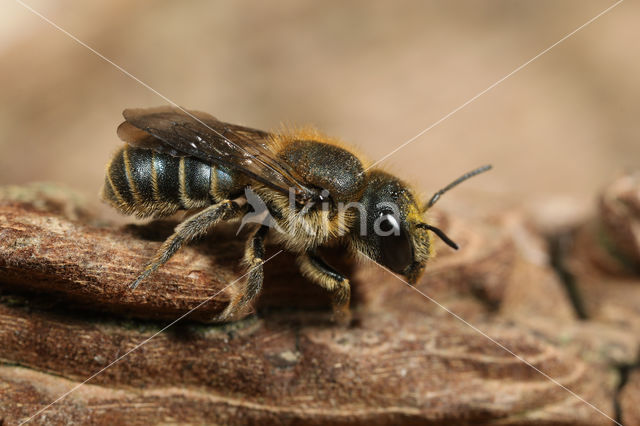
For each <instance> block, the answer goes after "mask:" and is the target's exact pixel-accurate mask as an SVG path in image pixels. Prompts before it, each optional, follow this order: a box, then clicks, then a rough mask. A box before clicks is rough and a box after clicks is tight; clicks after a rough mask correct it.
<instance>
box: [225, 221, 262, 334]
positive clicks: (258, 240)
mask: <svg viewBox="0 0 640 426" xmlns="http://www.w3.org/2000/svg"><path fill="white" fill-rule="evenodd" d="M268 232H269V227H268V226H266V225H262V226H260V227H259V228H258V229H257V230H256V231H255V232H254V233H253V235H252V236H251V238H249V240H248V241H247V246H246V249H245V252H244V263H245V264H246V265H247V267H248V268H249V273H248V277H247V280H246V281H245V282H244V285H243V288H242V290H241V291H239V292H238V293H237V294H236V295H235V296H234V298H233V299H232V300H231V302H229V305H228V306H227V307H226V308H225V310H224V311H223V312H222V314H220V316H218V318H216V320H217V321H228V320H230V319H233V318H234V317H235V316H236V315H237V314H239V313H242V312H243V311H244V309H245V307H246V306H248V305H250V304H251V302H252V301H253V299H254V298H255V297H256V296H257V295H258V293H260V290H261V289H262V281H263V280H264V272H263V268H262V264H263V263H264V238H265V236H266V235H267V233H268Z"/></svg>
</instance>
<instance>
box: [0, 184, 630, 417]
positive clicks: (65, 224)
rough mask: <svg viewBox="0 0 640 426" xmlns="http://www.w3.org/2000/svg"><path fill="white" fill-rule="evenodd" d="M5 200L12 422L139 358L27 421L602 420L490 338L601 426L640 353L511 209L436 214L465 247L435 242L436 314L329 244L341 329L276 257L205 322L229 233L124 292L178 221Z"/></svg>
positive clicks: (0, 194) (6, 368)
mask: <svg viewBox="0 0 640 426" xmlns="http://www.w3.org/2000/svg"><path fill="white" fill-rule="evenodd" d="M0 198H1V200H0V282H1V283H2V284H1V285H0V359H1V360H2V365H1V366H0V418H3V419H4V421H5V423H7V424H14V423H17V422H19V421H20V420H21V419H26V418H28V417H29V416H31V415H33V414H35V413H36V412H37V411H38V410H39V409H41V408H43V407H44V406H46V405H47V404H48V403H50V402H53V401H54V400H55V399H56V398H58V397H59V396H60V395H62V394H63V393H64V392H66V391H68V390H70V389H72V388H73V387H74V386H76V385H77V384H78V383H81V382H83V381H84V380H85V379H87V378H89V377H90V376H91V375H92V374H94V373H96V372H98V371H100V370H101V369H103V368H105V367H107V366H109V364H110V363H111V362H112V361H113V360H115V359H117V358H118V357H120V356H122V355H124V354H126V353H127V352H128V351H130V350H132V351H131V353H129V354H127V355H126V356H125V357H124V358H122V360H120V361H119V362H117V363H116V364H114V365H112V366H110V367H108V368H106V369H105V370H104V371H103V372H101V373H100V374H98V375H96V376H95V377H94V378H92V379H91V381H90V382H89V383H87V384H85V385H83V386H82V387H80V388H79V390H77V391H75V392H72V393H71V394H69V396H67V397H66V398H64V399H62V400H60V401H59V402H57V403H56V404H54V405H52V406H51V407H50V408H49V409H47V410H46V411H45V412H43V413H42V414H41V415H39V416H37V417H36V418H34V421H35V422H37V423H69V422H73V421H76V422H93V423H98V424H114V423H128V424H137V423H139V424H148V423H159V422H191V423H201V422H212V423H219V424H227V423H232V424H234V423H235V424H243V423H256V424H257V423H260V424H265V423H266V424H302V423H304V424H329V423H331V424H335V423H340V424H362V423H366V424H391V423H403V424H414V423H415V424H418V423H419V424H450V423H451V422H456V423H458V424H464V423H478V422H480V423H484V424H518V425H522V424H540V423H545V424H567V425H568V424H585V425H586V424H611V420H609V419H608V418H607V417H605V416H604V415H602V414H600V413H598V412H597V411H595V410H594V408H592V407H590V406H589V405H587V404H585V403H584V402H582V401H581V400H579V399H578V398H576V397H575V396H573V395H571V394H570V393H569V392H568V391H567V390H566V389H563V388H562V387H560V386H559V385H558V384H557V383H553V382H552V381H550V380H549V379H548V378H546V377H544V376H543V375H542V374H541V373H540V372H539V371H536V370H535V369H534V368H532V367H531V366H529V365H527V364H526V363H524V362H523V361H522V360H521V359H518V358H516V357H515V356H514V355H513V354H511V353H509V352H508V351H507V350H505V349H504V348H501V347H500V346H498V344H497V343H500V344H501V345H504V347H506V348H507V349H508V350H509V351H512V352H513V353H514V354H517V355H518V356H519V357H521V358H522V359H525V360H527V361H528V362H529V363H531V364H532V365H533V366H534V367H535V368H536V369H539V370H540V371H541V372H544V374H546V375H548V376H549V377H552V378H553V379H554V380H556V381H557V382H558V383H559V384H561V385H562V386H566V387H567V388H568V389H570V390H572V391H573V392H575V393H576V394H578V395H580V397H582V398H584V399H585V400H586V401H588V402H589V403H591V404H593V405H594V406H596V407H598V408H599V409H601V410H602V411H604V412H605V413H606V414H607V415H608V416H611V417H614V416H615V415H616V412H615V408H614V402H615V401H616V397H617V396H618V389H617V386H618V383H617V380H618V379H619V374H618V370H617V369H616V366H618V365H620V364H624V365H632V364H634V363H635V362H636V357H637V353H638V347H639V345H638V342H637V339H636V337H635V336H636V335H637V333H633V335H632V333H630V332H628V331H627V330H625V328H624V327H617V326H616V323H615V321H614V320H612V319H610V318H606V317H603V316H602V315H599V316H596V318H594V319H593V320H592V319H591V318H589V320H586V321H581V320H579V319H578V318H577V315H576V311H575V309H574V307H573V306H572V302H571V300H570V298H569V297H568V296H567V293H566V290H565V288H564V286H563V283H562V282H561V281H560V279H559V278H558V276H557V275H556V273H555V272H554V271H553V270H552V269H551V268H550V266H549V264H550V259H549V255H548V250H547V247H546V245H545V241H544V240H543V239H542V238H541V237H540V236H539V235H537V233H536V232H535V231H534V230H532V228H531V227H529V226H527V225H526V221H525V220H524V219H523V218H522V216H521V215H519V214H517V213H510V214H506V215H503V216H501V217H500V218H498V219H496V220H493V221H486V222H485V223H475V224H473V226H471V225H468V224H465V223H460V222H457V221H453V220H447V218H446V217H444V216H436V219H437V220H438V223H439V225H441V226H442V227H445V228H447V230H448V233H450V234H451V235H455V237H456V240H457V241H458V242H459V243H460V244H461V245H462V246H463V249H462V250H461V251H460V252H455V253H454V252H451V251H449V250H448V249H447V248H446V247H440V246H439V247H438V249H439V254H438V257H437V258H436V259H434V261H433V262H432V263H431V264H430V265H429V267H428V271H427V273H426V274H425V276H424V277H423V278H422V280H421V281H420V282H419V283H418V284H417V285H416V288H417V289H418V290H419V291H421V292H423V293H424V294H425V295H426V296H428V297H429V298H432V299H433V300H434V301H436V302H437V303H438V304H441V305H442V306H438V304H436V303H434V302H433V301H430V300H428V299H427V298H426V297H425V296H423V295H421V294H419V293H418V292H416V291H415V290H413V289H411V288H409V287H407V285H406V284H404V283H402V282H401V281H399V280H398V279H397V278H395V277H393V276H392V275H389V274H388V273H387V272H385V271H383V270H382V269H380V268H379V267H378V266H376V265H372V264H362V265H352V264H350V263H349V262H346V261H343V260H342V259H341V258H340V257H341V256H340V255H339V253H329V255H333V257H334V261H336V263H338V264H340V269H342V270H344V271H349V274H350V276H351V277H352V283H353V290H354V298H353V299H354V300H353V303H352V309H353V311H354V316H355V319H356V321H354V324H353V325H352V326H350V327H348V328H343V327H338V326H336V325H335V324H333V323H332V322H331V321H330V320H329V318H330V312H329V298H328V296H327V295H326V294H325V293H324V292H323V291H321V290H320V289H318V288H316V287H315V286H313V285H312V284H310V283H308V282H306V281H305V280H304V279H302V278H301V277H300V276H299V274H298V273H297V271H296V268H295V265H294V262H293V258H292V257H291V256H290V255H288V254H280V255H278V256H276V257H275V258H274V259H273V260H271V261H269V262H268V263H267V264H265V273H266V277H265V288H264V292H263V295H262V297H261V298H260V300H259V302H258V305H257V310H258V313H257V315H251V316H249V317H247V318H245V319H244V320H242V321H238V322H235V323H231V324H224V325H215V324H207V321H209V320H210V319H211V318H212V317H213V316H214V315H215V314H216V313H218V312H220V310H221V309H223V308H224V306H225V305H226V304H227V303H228V301H229V299H230V297H232V296H233V294H234V292H235V291H237V290H236V289H237V286H236V285H231V286H229V287H226V286H227V285H228V284H229V283H232V282H233V281H234V280H236V279H237V278H238V277H240V276H241V275H242V272H243V270H242V268H241V267H240V265H239V259H240V258H241V256H242V249H243V246H244V243H243V241H242V239H240V238H236V237H235V236H234V235H233V234H234V229H231V228H225V227H222V228H221V229H219V230H216V232H214V233H212V235H211V236H210V237H208V238H206V239H204V240H202V241H201V242H199V243H196V244H192V245H190V246H189V247H186V248H184V249H183V250H182V251H180V252H179V253H178V254H177V255H176V256H175V257H174V258H173V259H172V260H171V261H170V262H169V263H168V264H167V265H166V266H165V267H163V268H162V269H160V270H159V271H158V272H157V273H156V274H155V275H153V276H152V277H151V278H150V279H149V280H148V281H146V282H144V283H143V284H142V285H141V286H140V287H139V288H138V289H137V290H136V291H130V290H128V289H127V285H128V283H129V282H131V281H132V280H133V279H134V278H135V276H136V274H137V273H138V272H139V271H140V270H141V268H143V267H144V264H145V262H146V261H147V260H148V259H149V258H150V257H151V256H152V255H153V253H154V252H155V250H156V249H157V248H158V246H159V245H160V243H161V241H162V240H163V239H164V238H165V237H166V236H168V235H169V234H170V232H171V229H172V225H173V224H169V223H166V222H165V223H155V224H150V225H144V226H134V225H129V226H124V227H113V226H110V225H109V224H106V223H99V222H98V221H96V219H94V218H93V217H92V216H91V215H90V214H89V213H87V212H86V211H85V210H84V209H82V208H80V207H77V204H76V203H75V202H74V201H73V200H72V199H71V198H69V197H67V196H66V195H64V193H60V192H56V190H55V189H51V188H50V189H48V190H43V189H42V187H33V188H30V189H29V188H13V189H7V188H5V189H4V190H2V191H0ZM277 250H278V248H277V247H269V250H268V251H269V254H274V253H276V252H277ZM630 277H631V278H629V279H635V280H636V284H637V277H633V276H630ZM221 290H222V291H221ZM217 292H220V293H219V294H217V295H216V296H215V297H213V298H212V299H211V300H210V301H209V302H207V303H205V304H204V305H202V306H200V307H199V308H198V309H197V310H195V311H194V312H193V313H192V314H190V315H189V318H187V319H185V320H183V321H181V322H178V323H177V324H175V325H174V326H172V327H171V328H168V329H167V330H165V331H161V329H162V328H163V327H164V326H165V325H167V324H169V323H170V322H171V321H172V320H174V319H176V318H178V317H179V316H180V315H182V314H184V313H186V312H188V311H189V310H190V309H192V308H194V307H196V306H198V305H199V304H200V303H201V302H202V301H203V300H205V299H207V298H208V297H210V296H212V295H214V294H216V293H217ZM605 293H606V292H605ZM610 297H613V296H610ZM621 297H622V296H621ZM601 300H605V297H601ZM444 307H446V309H449V310H450V311H452V312H454V313H455V314H457V315H459V316H460V317H461V318H462V319H464V320H465V321H468V322H469V323H470V324H472V325H473V326H474V327H477V328H478V330H480V331H482V332H483V333H486V336H483V335H482V334H481V333H479V332H478V331H477V330H473V329H472V328H471V327H470V326H469V325H467V324H464V323H463V322H462V321H461V320H460V319H458V318H455V317H453V316H452V315H451V314H450V313H447V312H446V311H445V310H444V309H443V308H444ZM634 330H635V329H634ZM160 331H161V332H160ZM158 332H159V333H158ZM156 333H158V334H157V335H156ZM489 337H490V338H491V339H493V340H495V341H492V340H490V339H489ZM149 338H151V339H150V340H149V341H148V342H146V343H144V344H143V345H142V346H140V347H139V348H136V347H137V345H139V344H140V343H143V342H145V341H146V339H149ZM133 349H135V350H133ZM632 377H634V376H632ZM636 382H637V379H636V380H635V381H631V380H630V381H629V383H636ZM625 391H626V388H625V390H623V392H625ZM630 393H632V391H626V394H622V395H623V399H621V400H620V401H623V403H621V404H620V406H621V407H622V410H624V409H625V408H624V407H626V406H628V405H629V404H628V403H626V405H625V403H624V401H627V400H628V398H629V397H624V395H627V394H630ZM624 398H626V399H624Z"/></svg>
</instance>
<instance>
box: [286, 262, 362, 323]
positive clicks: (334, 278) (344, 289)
mask: <svg viewBox="0 0 640 426" xmlns="http://www.w3.org/2000/svg"><path fill="white" fill-rule="evenodd" d="M298 264H299V266H300V271H301V272H302V275H304V276H305V277H306V278H307V279H309V280H311V281H313V282H314V283H316V284H318V285H319V286H320V287H322V288H324V289H326V290H328V291H329V292H330V293H331V301H332V303H333V316H334V319H335V320H336V321H337V322H339V323H342V324H348V323H349V321H350V320H351V313H350V312H349V300H350V298H351V287H350V286H349V280H348V279H347V278H345V277H344V276H343V275H342V274H340V273H339V272H336V271H335V270H334V269H333V268H332V267H331V266H329V265H327V263H326V262H325V261H324V260H322V259H321V258H320V257H318V255H316V254H315V253H313V252H307V253H305V254H303V255H301V256H299V257H298Z"/></svg>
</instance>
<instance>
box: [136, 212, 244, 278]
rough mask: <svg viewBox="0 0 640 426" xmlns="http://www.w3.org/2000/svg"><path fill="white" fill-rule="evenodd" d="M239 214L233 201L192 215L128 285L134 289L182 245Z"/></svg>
mask: <svg viewBox="0 0 640 426" xmlns="http://www.w3.org/2000/svg"><path fill="white" fill-rule="evenodd" d="M240 212H241V209H240V206H239V205H238V203H236V202H235V201H231V200H224V201H221V202H219V203H218V204H214V205H212V206H209V207H207V208H206V209H204V210H202V211H201V212H199V213H196V214H194V215H193V216H191V217H190V218H188V219H186V220H185V221H184V222H182V223H180V224H179V225H178V226H176V229H175V232H174V233H173V235H171V236H170V237H169V238H167V240H166V241H165V242H164V243H163V244H162V247H160V250H158V251H157V252H156V255H155V256H154V257H153V259H152V260H151V262H149V264H148V265H147V267H146V268H145V269H144V272H142V274H140V276H139V277H138V278H136V280H135V281H134V282H133V283H131V285H129V287H130V288H132V289H133V288H136V287H137V286H138V284H140V282H142V281H143V280H144V279H145V278H147V277H148V276H149V275H151V273H153V272H154V271H155V270H156V269H158V268H159V267H160V266H162V265H164V264H165V263H166V262H167V261H168V260H169V259H170V258H171V256H173V255H174V254H175V253H176V252H177V251H178V250H179V249H180V247H182V245H183V244H185V243H188V242H189V241H191V240H193V239H194V238H196V237H199V236H200V235H203V234H206V233H207V232H208V231H209V229H211V227H212V226H213V225H215V224H216V223H218V222H220V221H221V220H227V219H231V218H233V217H234V216H237V215H238V214H239V213H240Z"/></svg>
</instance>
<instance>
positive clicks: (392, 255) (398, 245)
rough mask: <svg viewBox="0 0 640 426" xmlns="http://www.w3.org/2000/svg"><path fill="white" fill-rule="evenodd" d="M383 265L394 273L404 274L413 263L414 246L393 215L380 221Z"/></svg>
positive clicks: (385, 216)
mask: <svg viewBox="0 0 640 426" xmlns="http://www.w3.org/2000/svg"><path fill="white" fill-rule="evenodd" d="M380 230H381V231H382V232H383V233H384V235H381V236H380V252H381V259H380V260H381V263H382V264H383V265H384V266H386V267H387V268H389V269H391V270H392V271H393V272H397V273H402V271H404V270H405V269H406V268H407V267H408V266H409V265H411V263H412V262H413V246H412V245H411V241H410V240H409V236H408V235H407V233H406V232H405V231H404V230H403V229H402V227H401V226H400V224H399V223H398V220H397V219H396V218H395V217H394V216H392V215H384V216H382V217H381V220H380Z"/></svg>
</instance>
